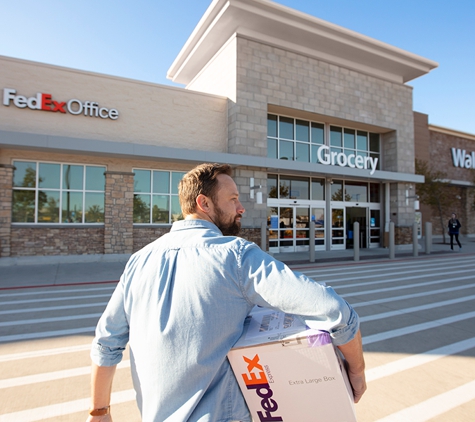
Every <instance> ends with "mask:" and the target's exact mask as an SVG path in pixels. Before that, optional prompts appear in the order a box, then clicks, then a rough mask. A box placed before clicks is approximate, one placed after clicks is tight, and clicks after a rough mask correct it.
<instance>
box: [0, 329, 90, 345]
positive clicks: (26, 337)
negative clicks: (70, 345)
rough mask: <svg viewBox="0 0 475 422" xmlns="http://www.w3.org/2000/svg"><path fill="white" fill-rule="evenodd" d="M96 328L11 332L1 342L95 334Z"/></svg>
mask: <svg viewBox="0 0 475 422" xmlns="http://www.w3.org/2000/svg"><path fill="white" fill-rule="evenodd" d="M95 330H96V327H95V326H94V327H80V328H70V329H68V330H54V331H43V332H41V333H27V334H10V335H7V336H0V343H6V342H9V341H23V340H36V339H40V338H46V337H59V336H70V335H72V334H84V333H87V334H94V332H95Z"/></svg>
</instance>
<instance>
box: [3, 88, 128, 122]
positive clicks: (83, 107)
mask: <svg viewBox="0 0 475 422" xmlns="http://www.w3.org/2000/svg"><path fill="white" fill-rule="evenodd" d="M11 103H13V104H14V105H15V106H16V107H18V108H27V107H28V108H29V109H30V110H43V111H51V112H60V113H64V114H66V113H70V114H73V115H78V114H84V115H85V116H91V117H100V118H102V119H111V120H116V119H117V118H118V117H119V112H118V111H117V110H116V109H115V108H111V109H108V108H106V107H99V104H98V103H96V102H94V101H84V102H81V101H79V100H77V99H76V98H73V99H72V100H69V101H68V102H66V101H55V100H53V98H52V95H51V94H45V93H42V92H38V93H37V94H36V96H34V97H29V98H27V97H25V96H24V95H16V90H15V89H12V88H5V89H4V90H3V105H4V106H7V107H8V106H9V105H10V104H11Z"/></svg>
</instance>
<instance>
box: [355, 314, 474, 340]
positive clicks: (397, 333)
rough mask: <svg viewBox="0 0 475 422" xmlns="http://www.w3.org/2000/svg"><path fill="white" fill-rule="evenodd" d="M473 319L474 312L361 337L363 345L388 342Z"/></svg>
mask: <svg viewBox="0 0 475 422" xmlns="http://www.w3.org/2000/svg"><path fill="white" fill-rule="evenodd" d="M470 318H475V312H466V313H465V314H460V315H454V316H450V317H447V318H441V319H436V320H434V321H428V322H423V323H422V324H414V325H410V326H408V327H404V328H398V329H396V330H389V331H384V332H382V333H378V334H372V335H369V336H364V337H363V344H364V345H367V344H371V343H376V342H378V341H383V340H388V339H391V338H395V337H401V336H404V335H407V334H413V333H416V332H418V331H424V330H429V329H431V328H437V327H440V326H441V325H447V324H452V323H454V322H460V321H463V320H465V319H470Z"/></svg>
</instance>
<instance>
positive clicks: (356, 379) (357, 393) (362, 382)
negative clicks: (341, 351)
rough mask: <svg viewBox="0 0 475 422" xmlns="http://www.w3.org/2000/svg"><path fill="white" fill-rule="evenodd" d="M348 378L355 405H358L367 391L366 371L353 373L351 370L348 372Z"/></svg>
mask: <svg viewBox="0 0 475 422" xmlns="http://www.w3.org/2000/svg"><path fill="white" fill-rule="evenodd" d="M348 378H349V379H350V383H351V387H352V388H353V396H354V397H355V403H358V402H359V401H360V399H361V397H362V396H363V394H364V392H365V391H366V377H365V374H364V371H363V372H359V373H353V372H351V370H348Z"/></svg>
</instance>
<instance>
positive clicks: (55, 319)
mask: <svg viewBox="0 0 475 422" xmlns="http://www.w3.org/2000/svg"><path fill="white" fill-rule="evenodd" d="M101 315H102V313H99V314H82V315H69V316H66V315H65V316H60V317H51V318H36V319H20V320H17V321H6V322H0V327H12V326H14V325H26V324H42V323H45V322H58V321H75V320H78V319H87V318H99V317H100V316H101Z"/></svg>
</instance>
